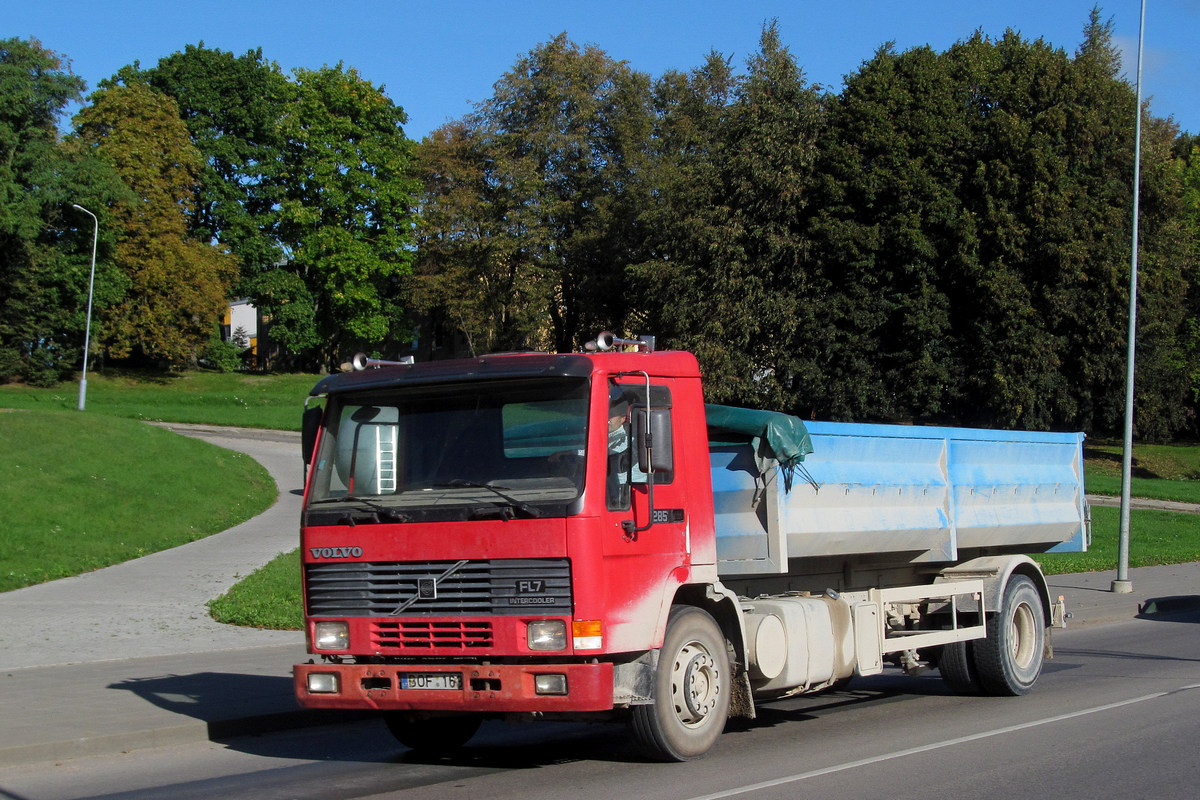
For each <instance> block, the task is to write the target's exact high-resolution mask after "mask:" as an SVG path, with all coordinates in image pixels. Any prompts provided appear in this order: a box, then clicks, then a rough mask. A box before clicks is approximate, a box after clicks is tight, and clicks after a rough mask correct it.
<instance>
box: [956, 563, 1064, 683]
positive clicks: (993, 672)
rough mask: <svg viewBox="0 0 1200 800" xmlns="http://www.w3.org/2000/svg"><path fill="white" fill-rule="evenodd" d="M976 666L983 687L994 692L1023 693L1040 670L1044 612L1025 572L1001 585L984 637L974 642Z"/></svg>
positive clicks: (1035, 590)
mask: <svg viewBox="0 0 1200 800" xmlns="http://www.w3.org/2000/svg"><path fill="white" fill-rule="evenodd" d="M973 644H974V647H973V648H972V649H973V650H974V654H975V658H974V663H975V669H976V671H977V673H978V676H979V682H980V684H981V685H982V686H983V690H984V691H985V692H987V693H988V694H993V695H1022V694H1026V693H1027V692H1028V691H1029V690H1030V689H1032V688H1033V684H1034V683H1035V682H1036V681H1037V679H1038V676H1039V675H1040V674H1041V672H1042V660H1043V658H1044V655H1045V649H1046V614H1045V607H1044V605H1043V604H1042V596H1041V594H1039V593H1038V590H1037V588H1036V587H1035V586H1034V585H1033V581H1031V580H1030V579H1029V578H1027V577H1025V576H1024V575H1016V576H1014V577H1012V578H1011V579H1010V580H1009V581H1008V584H1007V585H1006V586H1005V587H1004V595H1003V597H1002V598H1001V601H1000V609H999V611H997V612H996V614H995V615H994V617H993V618H992V619H989V620H988V632H987V638H985V639H978V640H976V641H975V642H974V643H973Z"/></svg>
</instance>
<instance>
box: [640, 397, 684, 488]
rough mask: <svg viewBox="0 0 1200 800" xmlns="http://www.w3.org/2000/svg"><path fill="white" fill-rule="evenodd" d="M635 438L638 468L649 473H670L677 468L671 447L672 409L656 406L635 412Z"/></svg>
mask: <svg viewBox="0 0 1200 800" xmlns="http://www.w3.org/2000/svg"><path fill="white" fill-rule="evenodd" d="M633 426H634V438H635V439H636V440H637V463H638V469H639V470H641V471H642V472H645V473H647V474H650V473H670V472H672V471H673V470H674V469H675V459H674V453H673V451H672V449H671V410H670V409H669V408H656V409H653V410H652V411H650V413H649V414H647V413H646V409H644V408H639V409H636V410H635V411H634V413H633Z"/></svg>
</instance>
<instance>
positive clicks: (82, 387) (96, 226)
mask: <svg viewBox="0 0 1200 800" xmlns="http://www.w3.org/2000/svg"><path fill="white" fill-rule="evenodd" d="M71 208H77V209H79V210H80V211H82V212H83V213H85V214H87V215H88V216H89V217H91V218H92V272H91V277H89V278H88V305H87V327H86V329H85V331H84V334H83V374H82V375H81V376H80V378H79V410H80V411H83V407H84V405H85V404H86V402H87V362H88V349H89V347H90V346H91V341H92V289H93V287H95V285H96V242H97V241H98V240H99V238H100V220H98V219H96V215H95V214H93V213H92V212H90V211H88V210H87V209H86V208H84V207H83V206H81V205H76V204H75V203H71Z"/></svg>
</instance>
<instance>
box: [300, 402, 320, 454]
mask: <svg viewBox="0 0 1200 800" xmlns="http://www.w3.org/2000/svg"><path fill="white" fill-rule="evenodd" d="M324 413H325V409H323V408H322V407H321V406H313V407H312V408H306V409H304V418H303V420H302V422H301V424H300V450H301V455H302V456H303V457H304V466H306V467H307V466H308V465H309V464H311V463H312V460H313V450H314V449H316V446H317V432H318V431H319V430H321V416H322V415H323V414H324Z"/></svg>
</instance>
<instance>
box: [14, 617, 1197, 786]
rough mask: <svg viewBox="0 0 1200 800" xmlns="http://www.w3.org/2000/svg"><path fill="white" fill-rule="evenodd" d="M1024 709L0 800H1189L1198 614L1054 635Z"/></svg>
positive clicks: (262, 742) (838, 711) (355, 750)
mask: <svg viewBox="0 0 1200 800" xmlns="http://www.w3.org/2000/svg"><path fill="white" fill-rule="evenodd" d="M1055 651H1056V657H1055V659H1054V660H1053V661H1051V662H1049V663H1048V665H1047V669H1046V671H1045V673H1044V674H1043V677H1042V679H1041V680H1040V681H1039V683H1038V685H1037V687H1036V688H1035V689H1034V691H1033V693H1031V694H1030V695H1029V696H1027V697H1023V698H981V697H957V696H954V695H952V694H950V693H949V692H947V691H946V690H945V688H944V687H943V684H942V682H941V680H940V679H939V678H938V676H937V674H936V673H931V674H929V675H927V676H924V677H921V678H917V679H909V678H904V677H902V676H899V675H895V676H891V675H884V676H880V677H878V678H872V679H864V680H862V681H860V682H859V683H857V684H854V685H852V686H851V688H850V689H849V690H847V691H843V692H838V693H832V694H827V695H821V696H816V697H810V698H799V699H794V700H790V701H784V702H780V703H776V704H772V705H770V706H767V707H766V708H765V709H763V710H762V711H761V713H760V717H759V719H757V720H755V721H752V722H736V721H735V722H731V723H730V725H729V726H728V728H727V731H726V733H725V735H724V736H723V737H722V738H721V740H720V741H719V742H718V743H717V746H716V747H715V748H714V749H713V751H712V752H711V753H710V754H709V755H708V757H707V758H704V759H701V760H699V761H695V762H691V763H687V764H651V763H645V762H643V761H641V760H639V759H638V757H637V755H636V754H635V753H634V751H633V750H632V748H631V747H630V746H629V743H628V738H627V735H626V733H625V729H624V728H623V727H622V726H620V725H601V724H595V725H576V724H559V725H556V724H553V723H544V724H534V725H519V726H518V725H513V726H508V725H504V724H500V723H489V724H488V725H486V726H485V727H484V729H483V730H482V731H481V733H480V734H479V735H478V736H477V737H476V738H475V739H474V740H472V742H471V744H470V746H469V747H468V748H467V749H466V750H464V751H463V753H462V754H461V756H460V757H459V758H457V759H455V760H453V761H422V760H419V759H416V758H415V757H413V755H412V754H411V753H409V752H407V751H405V750H404V749H403V748H401V747H400V746H399V745H396V744H394V743H393V742H392V741H391V740H390V737H389V736H388V734H387V732H386V730H385V729H384V728H383V726H382V725H381V724H379V723H376V722H364V723H359V724H354V725H343V726H338V727H327V728H313V729H305V730H299V731H292V732H288V733H284V734H276V735H270V736H262V737H247V738H242V739H235V740H230V741H227V742H224V743H222V744H214V743H203V744H194V745H186V746H178V747H167V748H156V749H151V750H146V751H143V752H136V753H130V754H127V755H123V756H120V757H116V758H113V757H109V758H80V759H73V760H71V761H69V762H64V763H62V764H58V765H55V766H52V767H49V766H46V765H42V766H40V767H13V768H8V769H4V770H0V798H4V799H5V800H66V798H83V797H102V798H139V799H140V798H147V799H148V798H155V800H158V798H205V800H208V799H209V798H213V797H220V798H223V800H237V799H238V798H254V799H255V800H271V799H272V798H322V799H323V800H333V799H335V798H363V797H371V798H404V800H423V799H424V798H430V799H432V798H436V799H437V800H457V799H458V798H480V797H486V798H489V800H506V799H507V798H514V799H515V798H520V800H534V799H536V798H555V799H556V800H557V799H558V798H570V799H571V800H588V799H589V798H604V800H612V798H614V797H636V798H656V799H657V798H670V799H672V800H674V799H676V798H678V799H679V800H702V799H703V800H717V799H718V798H747V799H748V800H768V799H769V798H798V797H804V798H838V800H845V799H846V798H856V799H862V798H888V800H905V799H906V798H913V799H914V800H916V799H917V798H920V800H929V798H945V797H971V798H975V799H979V800H986V799H987V798H1005V800H1009V799H1010V798H1032V797H1046V798H1055V799H1056V800H1058V799H1061V800H1070V799H1071V798H1089V800H1090V799H1092V798H1104V797H1147V796H1149V797H1155V798H1192V797H1195V794H1196V786H1197V785H1200V759H1197V757H1196V752H1197V750H1196V742H1197V741H1200V612H1189V613H1186V614H1180V615H1174V616H1159V617H1151V618H1141V619H1136V620H1132V621H1129V622H1122V623H1114V624H1108V625H1095V626H1089V627H1086V628H1081V629H1070V630H1066V631H1061V632H1056V635H1055Z"/></svg>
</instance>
